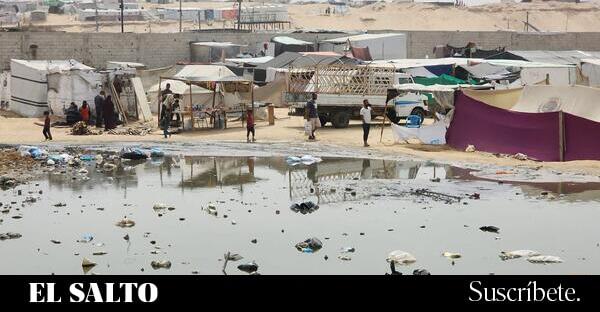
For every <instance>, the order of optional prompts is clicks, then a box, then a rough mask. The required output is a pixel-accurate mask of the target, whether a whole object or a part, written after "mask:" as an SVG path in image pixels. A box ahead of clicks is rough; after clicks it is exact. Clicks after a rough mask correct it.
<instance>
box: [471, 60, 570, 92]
mask: <svg viewBox="0 0 600 312" xmlns="http://www.w3.org/2000/svg"><path fill="white" fill-rule="evenodd" d="M482 62H484V63H487V64H490V65H494V66H501V67H505V68H507V70H508V71H511V72H515V71H519V70H520V72H521V75H520V79H521V84H522V85H535V84H539V83H546V84H550V85H556V86H569V85H574V84H575V83H576V82H577V66H576V65H564V64H550V63H539V62H528V61H522V60H491V59H489V60H488V59H486V60H483V61H482Z"/></svg>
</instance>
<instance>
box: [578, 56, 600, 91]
mask: <svg viewBox="0 0 600 312" xmlns="http://www.w3.org/2000/svg"><path fill="white" fill-rule="evenodd" d="M581 74H582V75H583V76H584V77H585V78H586V79H587V85H588V86H590V87H596V88H598V87H600V60H597V59H585V60H582V61H581Z"/></svg>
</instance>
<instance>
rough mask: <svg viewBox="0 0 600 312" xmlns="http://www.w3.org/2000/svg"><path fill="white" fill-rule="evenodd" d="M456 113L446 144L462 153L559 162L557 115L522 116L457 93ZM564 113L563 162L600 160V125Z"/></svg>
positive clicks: (552, 113)
mask: <svg viewBox="0 0 600 312" xmlns="http://www.w3.org/2000/svg"><path fill="white" fill-rule="evenodd" d="M454 106H455V111H454V117H453V119H452V122H451V123H450V127H449V128H448V131H447V132H446V142H447V143H448V145H450V146H452V147H453V148H456V149H461V150H464V149H465V148H466V147H467V146H468V145H474V146H475V148H476V149H477V150H479V151H485V152H490V153H502V154H516V153H523V154H525V155H527V156H528V157H530V158H533V159H537V160H543V161H560V128H561V125H560V121H559V119H560V118H559V115H560V113H559V112H549V113H521V112H514V111H510V110H505V109H501V108H497V107H494V106H491V105H487V104H485V103H483V102H480V101H477V100H475V99H473V98H470V97H468V96H467V95H465V94H464V93H462V92H461V91H456V93H455V101H454ZM562 114H563V117H564V118H563V121H562V122H563V125H562V126H563V129H564V141H563V142H564V144H563V145H564V156H563V158H564V160H584V159H590V160H600V144H598V142H599V141H600V123H598V122H595V121H592V120H588V119H585V118H582V117H578V116H575V115H571V114H567V113H562Z"/></svg>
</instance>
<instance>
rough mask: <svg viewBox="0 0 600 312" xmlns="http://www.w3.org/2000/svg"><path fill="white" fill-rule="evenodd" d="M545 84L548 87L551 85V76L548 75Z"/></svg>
mask: <svg viewBox="0 0 600 312" xmlns="http://www.w3.org/2000/svg"><path fill="white" fill-rule="evenodd" d="M545 82H546V85H549V84H550V74H546V80H545Z"/></svg>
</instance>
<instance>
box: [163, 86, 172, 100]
mask: <svg viewBox="0 0 600 312" xmlns="http://www.w3.org/2000/svg"><path fill="white" fill-rule="evenodd" d="M168 94H173V91H171V84H170V83H167V86H166V87H165V89H164V90H162V91H160V96H161V99H162V102H164V101H165V99H166V98H167V95H168Z"/></svg>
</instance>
